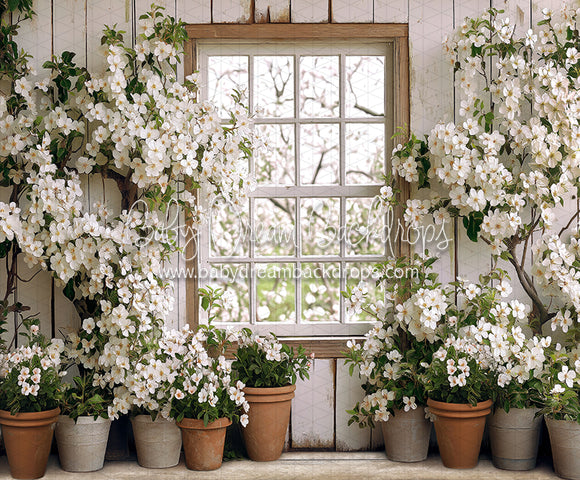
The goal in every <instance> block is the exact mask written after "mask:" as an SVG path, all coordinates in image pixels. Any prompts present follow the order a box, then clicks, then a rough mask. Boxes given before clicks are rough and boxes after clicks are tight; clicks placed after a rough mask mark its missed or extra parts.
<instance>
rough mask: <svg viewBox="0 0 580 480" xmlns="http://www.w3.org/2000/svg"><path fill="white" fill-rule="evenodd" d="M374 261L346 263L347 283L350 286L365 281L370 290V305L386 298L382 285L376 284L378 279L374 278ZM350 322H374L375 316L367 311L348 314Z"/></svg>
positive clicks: (368, 298)
mask: <svg viewBox="0 0 580 480" xmlns="http://www.w3.org/2000/svg"><path fill="white" fill-rule="evenodd" d="M374 266H375V264H374V263H362V262H361V263H358V262H357V263H347V264H346V284H347V285H349V286H355V285H358V284H359V282H361V281H362V282H363V283H364V284H365V285H366V287H367V290H368V294H367V296H366V298H367V300H368V303H369V304H370V305H377V304H378V302H379V301H383V300H384V292H383V290H382V289H381V288H380V287H377V286H376V281H375V280H374V278H373V270H374ZM346 320H347V321H348V322H373V321H376V319H375V317H373V316H372V315H369V314H368V313H366V312H361V313H359V314H355V315H348V314H347V316H346Z"/></svg>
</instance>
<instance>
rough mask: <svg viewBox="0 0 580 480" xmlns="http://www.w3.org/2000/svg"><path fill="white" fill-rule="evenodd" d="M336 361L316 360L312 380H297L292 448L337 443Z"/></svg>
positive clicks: (311, 375)
mask: <svg viewBox="0 0 580 480" xmlns="http://www.w3.org/2000/svg"><path fill="white" fill-rule="evenodd" d="M334 373H335V372H334V362H333V360H321V359H316V360H314V361H313V365H312V369H311V371H310V380H306V381H301V380H298V382H297V383H296V397H295V398H294V401H293V405H292V448H332V447H333V446H334V407H335V405H334V403H335V402H334Z"/></svg>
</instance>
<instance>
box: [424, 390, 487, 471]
mask: <svg viewBox="0 0 580 480" xmlns="http://www.w3.org/2000/svg"><path fill="white" fill-rule="evenodd" d="M427 405H428V407H429V411H430V412H431V413H432V414H433V415H434V416H435V422H434V423H435V433H436V434H437V444H438V445H439V453H440V455H441V460H442V461H443V465H445V466H446V467H447V468H474V467H475V466H476V465H477V462H478V460H479V449H480V448H481V440H482V438H483V430H484V429H485V419H486V417H487V415H488V414H489V413H490V412H491V405H492V401H491V400H486V401H485V402H479V403H478V404H477V405H476V406H475V407H474V406H473V405H470V404H464V403H446V402H438V401H436V400H431V399H429V400H427Z"/></svg>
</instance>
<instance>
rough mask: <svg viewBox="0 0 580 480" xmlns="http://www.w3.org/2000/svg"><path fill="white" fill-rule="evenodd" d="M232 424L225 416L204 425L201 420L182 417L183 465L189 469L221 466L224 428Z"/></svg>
mask: <svg viewBox="0 0 580 480" xmlns="http://www.w3.org/2000/svg"><path fill="white" fill-rule="evenodd" d="M231 424H232V422H231V420H229V419H227V418H218V419H217V420H216V421H214V422H210V423H208V424H207V426H205V425H204V424H203V420H197V419H193V418H184V419H183V420H182V421H181V422H179V423H178V424H177V426H178V427H179V428H181V435H182V438H183V451H184V453H185V465H186V466H187V468H189V469H190V470H203V471H207V470H216V469H218V468H220V467H221V465H222V459H223V456H224V444H225V441H226V429H227V428H228V427H229V426H230V425H231Z"/></svg>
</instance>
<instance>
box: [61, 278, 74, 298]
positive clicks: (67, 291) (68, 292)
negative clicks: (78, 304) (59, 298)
mask: <svg viewBox="0 0 580 480" xmlns="http://www.w3.org/2000/svg"><path fill="white" fill-rule="evenodd" d="M63 293H64V296H65V297H66V298H68V299H69V300H70V301H71V302H72V301H73V300H74V299H75V287H74V279H72V278H71V279H70V280H69V281H68V283H67V284H66V286H65V287H64V290H63Z"/></svg>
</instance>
